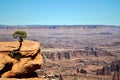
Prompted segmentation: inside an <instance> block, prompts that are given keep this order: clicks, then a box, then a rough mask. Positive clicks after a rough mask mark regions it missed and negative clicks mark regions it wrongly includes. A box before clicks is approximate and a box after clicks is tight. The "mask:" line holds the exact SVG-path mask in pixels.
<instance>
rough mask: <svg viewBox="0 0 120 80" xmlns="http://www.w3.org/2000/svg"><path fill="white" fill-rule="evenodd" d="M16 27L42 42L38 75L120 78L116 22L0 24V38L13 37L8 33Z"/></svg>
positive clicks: (91, 79) (68, 78)
mask: <svg viewBox="0 0 120 80" xmlns="http://www.w3.org/2000/svg"><path fill="white" fill-rule="evenodd" d="M16 30H25V31H26V32H27V34H28V37H27V39H28V40H33V41H38V42H40V44H41V55H42V57H43V66H41V69H38V70H36V73H37V74H38V77H45V78H53V79H56V78H58V77H60V76H59V75H61V76H62V79H63V80H87V79H88V80H120V27H119V26H111V25H44V26H43V25H41V26H39V25H26V26H22V25H19V26H5V25H1V26H0V41H4V42H6V41H15V39H13V38H12V36H11V35H12V33H13V32H14V31H16ZM51 76H52V77H51ZM62 79H61V80H62ZM56 80H57V79H56Z"/></svg>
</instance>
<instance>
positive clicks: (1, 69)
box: [0, 40, 43, 78]
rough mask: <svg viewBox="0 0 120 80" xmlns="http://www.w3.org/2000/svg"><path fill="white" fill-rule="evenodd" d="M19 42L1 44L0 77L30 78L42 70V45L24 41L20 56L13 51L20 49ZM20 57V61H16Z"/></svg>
mask: <svg viewBox="0 0 120 80" xmlns="http://www.w3.org/2000/svg"><path fill="white" fill-rule="evenodd" d="M18 47H19V42H17V41H16V42H0V77H1V78H28V77H31V76H33V75H32V73H34V71H35V70H37V69H40V68H41V66H42V64H43V62H42V55H41V52H40V51H41V50H40V43H39V42H35V41H28V40H24V41H23V42H22V47H21V49H20V50H19V54H20V55H19V56H18V55H17V54H15V53H14V55H10V54H11V53H12V51H14V50H16V49H18ZM17 57H19V59H16V58H17Z"/></svg>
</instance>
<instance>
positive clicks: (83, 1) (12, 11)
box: [0, 0, 120, 26]
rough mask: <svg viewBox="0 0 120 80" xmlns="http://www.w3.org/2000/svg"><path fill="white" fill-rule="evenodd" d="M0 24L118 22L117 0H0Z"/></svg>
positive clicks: (111, 23) (103, 23)
mask: <svg viewBox="0 0 120 80" xmlns="http://www.w3.org/2000/svg"><path fill="white" fill-rule="evenodd" d="M0 24H4V25H119V26H120V0H0Z"/></svg>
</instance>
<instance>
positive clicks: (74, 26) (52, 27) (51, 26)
mask: <svg viewBox="0 0 120 80" xmlns="http://www.w3.org/2000/svg"><path fill="white" fill-rule="evenodd" d="M79 27H82V28H98V27H120V26H114V25H0V28H2V29H3V28H47V29H56V28H79Z"/></svg>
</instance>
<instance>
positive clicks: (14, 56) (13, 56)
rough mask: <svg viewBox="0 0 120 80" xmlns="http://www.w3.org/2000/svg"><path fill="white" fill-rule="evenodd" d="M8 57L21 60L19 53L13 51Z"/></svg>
mask: <svg viewBox="0 0 120 80" xmlns="http://www.w3.org/2000/svg"><path fill="white" fill-rule="evenodd" d="M9 56H10V57H11V58H15V59H17V60H20V58H22V55H21V53H19V52H14V51H12V52H10V54H9Z"/></svg>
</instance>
